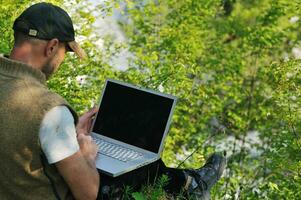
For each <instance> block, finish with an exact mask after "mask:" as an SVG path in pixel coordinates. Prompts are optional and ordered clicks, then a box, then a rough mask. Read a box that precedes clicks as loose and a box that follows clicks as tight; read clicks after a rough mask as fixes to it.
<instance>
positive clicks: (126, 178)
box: [99, 154, 225, 199]
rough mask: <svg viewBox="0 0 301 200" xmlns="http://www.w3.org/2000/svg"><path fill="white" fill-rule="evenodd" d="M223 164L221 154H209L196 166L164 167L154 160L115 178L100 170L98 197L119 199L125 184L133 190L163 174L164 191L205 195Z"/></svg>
mask: <svg viewBox="0 0 301 200" xmlns="http://www.w3.org/2000/svg"><path fill="white" fill-rule="evenodd" d="M224 167H225V158H224V157H223V156H222V155H218V154H213V155H212V156H211V157H210V158H209V159H208V160H207V162H206V164H205V165H204V166H203V167H201V168H200V169H196V170H192V169H187V170H183V169H174V168H168V167H166V166H165V164H164V163H163V162H162V160H158V161H156V162H154V163H151V164H149V165H147V166H144V167H141V168H139V169H136V170H134V171H131V172H129V173H126V174H123V175H121V176H118V177H116V178H113V177H109V176H107V175H105V174H102V173H101V175H100V176H101V178H100V179H101V180H100V182H101V184H100V185H101V187H100V191H99V199H122V198H124V195H127V194H126V192H125V191H124V189H125V186H129V187H130V188H131V189H132V191H137V190H139V189H140V188H141V186H143V185H148V184H152V183H154V182H155V181H156V180H157V178H159V177H161V176H162V175H163V174H165V175H167V177H168V179H169V181H168V183H167V185H166V186H165V188H164V189H165V191H166V192H168V193H170V194H174V195H176V194H178V193H179V192H180V191H181V189H184V190H185V191H186V193H187V195H188V196H189V197H191V198H193V199H208V198H207V197H208V194H209V191H210V189H211V187H212V186H213V185H214V184H215V183H216V182H217V181H218V180H219V178H220V176H221V174H222V172H223V170H224Z"/></svg>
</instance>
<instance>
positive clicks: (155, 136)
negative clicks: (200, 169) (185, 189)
mask: <svg viewBox="0 0 301 200" xmlns="http://www.w3.org/2000/svg"><path fill="white" fill-rule="evenodd" d="M173 102H174V99H171V98H167V97H163V96H159V95H156V94H152V93H149V92H144V91H141V90H138V89H135V88H131V87H127V86H124V85H120V84H118V83H115V82H111V81H108V82H107V86H106V89H105V92H104V94H103V97H102V101H101V105H100V109H99V113H98V116H97V119H96V121H95V123H94V127H93V132H95V133H99V134H101V135H104V136H107V137H110V138H113V139H116V140H119V141H122V142H125V143H127V144H131V145H134V146H137V147H140V148H143V149H146V150H149V151H151V152H155V153H157V152H158V151H159V148H160V144H161V140H162V137H163V135H164V131H165V127H166V124H167V122H168V118H169V114H170V112H171V109H172V105H173Z"/></svg>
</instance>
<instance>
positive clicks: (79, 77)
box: [76, 75, 88, 85]
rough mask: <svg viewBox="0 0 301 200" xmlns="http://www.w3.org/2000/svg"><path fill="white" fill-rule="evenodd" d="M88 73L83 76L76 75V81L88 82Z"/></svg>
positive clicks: (82, 83) (81, 83)
mask: <svg viewBox="0 0 301 200" xmlns="http://www.w3.org/2000/svg"><path fill="white" fill-rule="evenodd" d="M87 77H88V76H87V75H81V76H77V77H76V81H77V82H78V83H79V84H80V85H84V84H86V83H87Z"/></svg>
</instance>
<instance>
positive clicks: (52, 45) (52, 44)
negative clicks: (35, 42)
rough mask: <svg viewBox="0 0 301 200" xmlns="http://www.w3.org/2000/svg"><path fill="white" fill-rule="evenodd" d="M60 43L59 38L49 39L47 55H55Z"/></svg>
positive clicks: (46, 49)
mask: <svg viewBox="0 0 301 200" xmlns="http://www.w3.org/2000/svg"><path fill="white" fill-rule="evenodd" d="M59 43H60V42H59V40H58V39H56V38H54V39H52V40H49V41H48V43H47V44H46V48H45V56H46V57H52V56H53V55H55V54H56V52H57V51H58V49H59Z"/></svg>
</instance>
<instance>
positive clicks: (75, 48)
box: [68, 41, 87, 59]
mask: <svg viewBox="0 0 301 200" xmlns="http://www.w3.org/2000/svg"><path fill="white" fill-rule="evenodd" d="M68 46H69V47H70V49H71V51H73V52H74V53H75V54H76V55H77V56H78V57H79V58H80V59H85V58H87V54H86V52H85V51H84V50H83V49H82V48H81V47H80V46H79V44H78V43H77V42H75V41H72V42H68Z"/></svg>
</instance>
